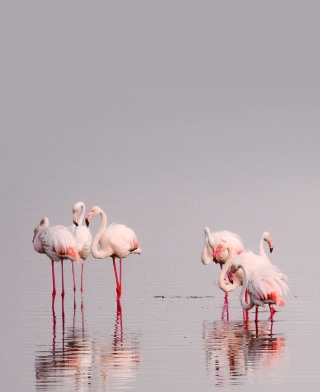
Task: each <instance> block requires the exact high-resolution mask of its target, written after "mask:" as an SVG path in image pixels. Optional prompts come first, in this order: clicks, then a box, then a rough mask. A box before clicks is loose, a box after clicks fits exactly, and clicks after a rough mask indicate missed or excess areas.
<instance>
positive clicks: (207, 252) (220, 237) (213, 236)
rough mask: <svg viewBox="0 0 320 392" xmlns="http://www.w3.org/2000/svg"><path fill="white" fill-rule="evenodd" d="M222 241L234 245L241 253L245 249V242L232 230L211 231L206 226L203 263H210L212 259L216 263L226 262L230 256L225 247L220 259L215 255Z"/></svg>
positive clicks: (237, 251)
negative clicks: (215, 250)
mask: <svg viewBox="0 0 320 392" xmlns="http://www.w3.org/2000/svg"><path fill="white" fill-rule="evenodd" d="M220 242H227V243H228V244H229V245H230V247H232V248H233V249H234V250H235V252H236V253H238V254H239V253H241V252H243V251H244V248H243V244H242V242H241V240H240V238H239V236H238V235H237V234H235V233H231V232H230V231H227V230H224V231H217V232H215V233H211V232H210V229H209V228H208V227H206V228H205V241H204V246H203V250H202V255H201V260H202V263H203V264H209V263H211V261H214V262H215V263H219V264H224V263H225V262H226V260H227V258H228V250H227V249H225V250H224V251H222V252H221V253H220V254H219V257H218V259H215V258H214V257H213V252H214V249H215V248H216V247H217V246H218V244H220Z"/></svg>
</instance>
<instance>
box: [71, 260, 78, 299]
mask: <svg viewBox="0 0 320 392" xmlns="http://www.w3.org/2000/svg"><path fill="white" fill-rule="evenodd" d="M71 264H72V278H73V291H74V292H76V290H77V286H76V280H75V277H74V261H73V260H72V261H71Z"/></svg>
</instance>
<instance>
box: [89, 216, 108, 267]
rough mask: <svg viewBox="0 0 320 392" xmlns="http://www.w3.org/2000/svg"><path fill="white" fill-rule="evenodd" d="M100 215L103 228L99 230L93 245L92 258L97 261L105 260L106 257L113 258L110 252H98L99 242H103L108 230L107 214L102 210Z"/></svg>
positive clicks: (102, 250) (101, 250)
mask: <svg viewBox="0 0 320 392" xmlns="http://www.w3.org/2000/svg"><path fill="white" fill-rule="evenodd" d="M100 215H101V226H100V229H99V230H98V233H97V234H96V236H95V237H94V239H93V241H92V245H91V253H92V256H93V257H95V258H96V259H104V258H105V257H109V256H111V254H110V252H109V251H108V250H104V249H100V250H98V242H99V241H100V240H101V237H102V235H103V233H104V232H105V230H106V228H107V216H106V214H105V213H104V211H102V210H101V211H100Z"/></svg>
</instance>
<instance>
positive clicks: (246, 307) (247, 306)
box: [238, 264, 254, 310]
mask: <svg viewBox="0 0 320 392" xmlns="http://www.w3.org/2000/svg"><path fill="white" fill-rule="evenodd" d="M238 268H241V269H242V271H243V285H242V289H241V293H240V302H241V306H242V308H243V309H244V310H250V309H252V308H253V307H254V303H253V302H252V299H251V297H250V295H249V303H246V290H247V286H248V275H247V272H246V269H245V268H244V266H243V265H242V264H239V265H238Z"/></svg>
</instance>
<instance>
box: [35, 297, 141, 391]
mask: <svg viewBox="0 0 320 392" xmlns="http://www.w3.org/2000/svg"><path fill="white" fill-rule="evenodd" d="M76 311H77V308H76V306H74V307H73V320H72V326H70V327H69V328H68V327H67V328H65V324H66V321H65V313H64V303H62V315H61V330H59V324H60V323H59V321H60V317H58V316H57V315H56V312H55V309H54V307H52V343H51V344H50V345H49V348H48V349H44V348H43V346H42V347H41V349H39V350H38V351H37V352H36V355H35V373H36V387H37V390H39V391H40V390H41V391H45V390H50V391H54V390H56V391H62V390H74V391H87V390H110V389H111V390H112V389H113V388H116V387H117V388H118V387H127V386H128V384H130V383H131V382H132V381H134V380H135V376H136V373H137V370H138V367H139V363H140V354H139V337H138V336H137V335H135V334H132V335H125V334H124V332H123V325H122V308H121V304H120V301H119V302H118V303H117V310H116V318H115V324H114V330H113V333H112V334H111V336H110V338H109V339H108V338H97V339H92V338H90V337H89V336H88V334H87V332H86V330H85V322H84V320H85V318H84V306H81V327H77V325H76V324H77V323H76ZM57 329H58V331H57ZM65 329H66V330H65Z"/></svg>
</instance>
